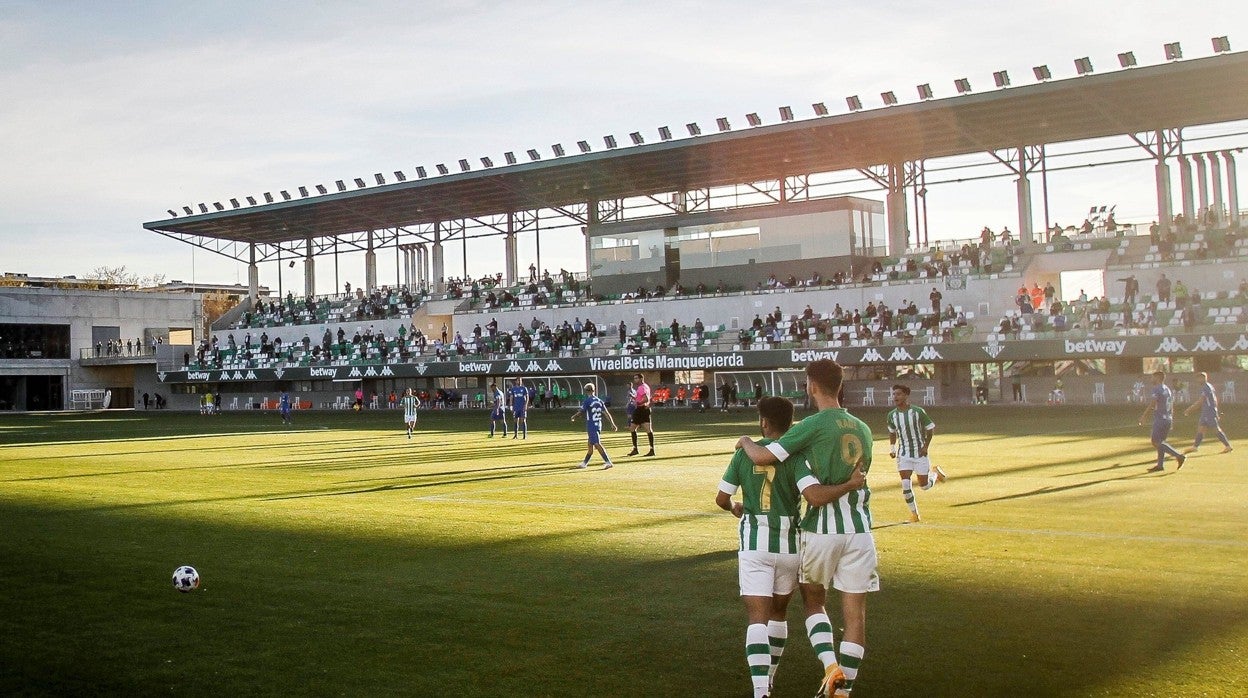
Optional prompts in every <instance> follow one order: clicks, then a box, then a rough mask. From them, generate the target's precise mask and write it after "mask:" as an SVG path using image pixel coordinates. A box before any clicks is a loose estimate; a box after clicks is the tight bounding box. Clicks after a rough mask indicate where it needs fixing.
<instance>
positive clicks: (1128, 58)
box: [1118, 51, 1137, 68]
mask: <svg viewBox="0 0 1248 698" xmlns="http://www.w3.org/2000/svg"><path fill="white" fill-rule="evenodd" d="M1118 65H1120V66H1122V67H1123V68H1134V67H1135V66H1136V65H1137V62H1136V60H1135V52H1134V51H1123V52H1122V53H1120V54H1118Z"/></svg>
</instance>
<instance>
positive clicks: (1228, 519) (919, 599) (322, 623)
mask: <svg viewBox="0 0 1248 698" xmlns="http://www.w3.org/2000/svg"><path fill="white" fill-rule="evenodd" d="M853 411H854V413H855V414H858V415H859V416H861V417H862V418H863V419H865V420H866V421H867V423H868V424H870V425H871V426H872V427H873V428H874V429H875V432H876V439H877V441H876V454H877V459H876V462H875V465H874V467H873V469H872V470H871V472H870V475H869V478H868V479H869V483H870V486H871V488H872V490H873V497H872V500H871V504H872V513H873V517H874V522H875V526H876V539H877V544H878V546H879V550H880V557H881V563H880V574H881V578H882V584H883V589H882V591H881V592H880V593H878V594H873V595H872V596H871V597H870V601H869V606H868V624H867V635H868V637H867V655H866V659H865V661H864V662H863V665H862V673H861V674H860V676H859V680H858V683H857V688H856V690H855V692H854V693H855V695H856V696H902V695H929V696H930V695H950V696H1019V695H1036V696H1052V695H1095V696H1145V695H1153V696H1176V695H1182V696H1188V695H1203V696H1243V695H1245V694H1248V504H1246V502H1248V468H1246V467H1245V466H1246V465H1248V463H1246V460H1245V458H1244V455H1245V454H1248V441H1244V440H1242V439H1243V437H1244V436H1245V433H1244V432H1245V428H1244V425H1245V424H1248V419H1245V417H1248V411H1245V410H1244V409H1243V408H1242V407H1239V408H1234V409H1229V410H1228V411H1227V415H1226V418H1225V421H1224V424H1225V425H1226V426H1227V428H1228V431H1229V435H1230V437H1231V438H1232V440H1233V441H1236V442H1237V443H1238V445H1239V447H1238V449H1237V450H1236V451H1235V452H1234V453H1231V454H1227V455H1218V451H1220V450H1221V445H1220V444H1218V443H1217V441H1216V439H1207V440H1206V442H1205V445H1204V447H1203V448H1202V449H1201V452H1200V453H1199V454H1197V455H1195V456H1193V457H1192V458H1191V459H1190V460H1189V461H1188V464H1187V466H1186V467H1184V469H1183V470H1182V471H1181V472H1177V473H1176V472H1174V469H1173V461H1171V462H1170V463H1169V464H1168V470H1167V472H1166V473H1164V474H1161V475H1155V474H1154V475H1148V474H1145V473H1144V470H1145V469H1146V468H1147V467H1148V465H1150V464H1151V462H1152V461H1153V452H1152V449H1151V448H1150V447H1149V444H1148V429H1147V428H1146V427H1137V426H1136V425H1135V420H1136V418H1137V417H1138V414H1139V409H1138V408H1137V407H1134V406H1131V407H1110V408H1104V407H1102V408H1099V409H1093V408H1058V409H1047V408H1043V407H1033V408H1022V409H1009V408H1006V409H1001V408H996V407H992V408H942V407H936V408H932V409H931V414H932V416H933V418H934V419H935V421H936V422H937V424H938V427H939V431H938V435H937V437H936V441H935V442H934V444H933V446H932V455H933V462H935V463H937V464H939V465H941V466H942V467H943V468H944V469H945V470H946V471H947V472H948V473H949V476H950V478H949V481H948V482H947V483H945V484H944V485H941V486H940V487H938V488H936V489H935V490H933V491H930V492H922V491H917V490H916V492H917V496H918V499H919V506H920V508H921V511H922V514H923V517H924V522H923V523H920V524H901V522H902V521H905V520H906V516H907V513H908V512H907V510H906V507H905V503H904V502H903V500H902V497H901V494H900V488H899V486H898V480H897V475H896V471H895V467H894V466H893V464H892V462H891V461H890V460H889V459H888V457H887V452H888V447H887V436H886V434H885V432H884V430H883V426H882V425H883V415H884V410H883V409H854V410H853ZM615 412H616V414H615V417H616V420H617V422H619V423H621V424H623V422H624V418H623V415H622V414H621V413H620V412H619V410H616V411H615ZM801 414H804V412H802V411H801V410H799V416H801ZM570 415H571V412H570V411H562V412H551V413H544V412H537V413H536V414H535V415H534V416H533V417H532V418H531V419H530V422H531V424H530V427H531V430H532V431H531V433H530V435H529V438H528V440H527V441H515V440H512V439H510V438H508V439H506V440H503V439H501V438H497V437H496V438H494V439H487V438H485V434H486V430H487V429H488V417H487V416H486V414H485V413H483V412H449V413H446V412H444V413H422V415H421V418H420V424H419V430H418V433H417V434H416V437H415V438H414V439H413V440H411V441H409V440H407V439H406V438H404V435H403V425H402V417H401V414H400V413H398V412H392V411H383V412H376V413H363V414H355V413H349V412H329V413H326V412H321V413H317V412H312V413H296V415H295V423H294V425H293V426H291V427H283V426H282V425H281V424H280V420H279V418H278V416H277V415H276V414H273V413H263V414H261V413H227V414H225V415H222V416H216V417H203V416H199V415H177V414H156V413H141V412H140V413H135V412H107V413H100V414H76V415H54V416H37V415H25V414H18V415H4V416H3V417H0V482H2V484H0V522H2V524H3V533H2V535H0V693H4V694H13V693H19V694H60V695H64V694H70V693H77V694H87V693H89V694H99V693H104V694H125V695H140V694H141V695H146V694H156V693H171V692H179V693H185V692H193V693H197V694H200V695H239V694H247V695H255V694H317V695H376V694H381V693H389V694H400V695H452V696H461V695H462V696H476V695H482V696H484V695H517V696H542V695H558V696H586V695H596V696H633V695H664V696H693V695H710V696H741V697H745V696H749V695H750V688H749V678H748V674H747V670H746V665H745V659H744V632H745V612H744V608H743V606H742V604H741V602H740V600H739V598H738V597H737V575H736V555H735V547H734V546H735V519H733V518H732V517H731V516H730V515H728V514H727V513H724V512H722V511H720V510H719V509H717V508H716V507H715V506H714V504H713V499H714V496H715V491H716V485H717V483H718V481H719V479H720V476H721V475H722V473H723V470H724V467H725V466H726V464H727V462H728V459H729V457H730V455H731V448H732V446H733V444H734V441H735V438H736V437H737V436H740V435H741V434H750V435H755V434H756V432H757V421H756V419H755V418H754V414H753V412H752V411H749V410H743V411H741V412H738V413H735V414H724V413H708V414H697V413H692V412H685V411H681V412H671V411H660V412H658V413H657V414H656V416H655V424H656V428H657V429H658V434H657V435H656V436H657V449H658V453H659V456H658V457H656V458H625V457H624V456H623V454H624V453H625V452H626V451H627V450H628V449H629V447H630V445H629V443H628V436H627V433H626V432H621V433H618V434H616V433H608V434H607V436H606V439H605V443H606V446H607V449H608V451H609V452H610V453H611V454H612V456H613V457H614V458H615V459H616V461H617V467H616V468H615V469H613V470H609V471H603V470H601V469H600V468H601V464H600V463H599V462H598V461H597V458H595V461H594V462H593V464H591V467H590V469H589V470H573V469H571V466H573V465H575V464H576V463H577V462H579V460H580V458H581V456H582V455H583V454H584V451H585V442H584V431H583V429H584V427H583V424H582V423H581V422H577V423H576V424H570V423H568V421H567V420H568V417H569V416H570ZM1194 428H1195V421H1194V419H1190V418H1188V419H1185V418H1180V419H1179V420H1178V425H1177V426H1176V429H1175V434H1174V437H1173V439H1172V443H1174V444H1175V445H1176V446H1178V447H1180V448H1182V447H1185V446H1188V445H1190V443H1191V437H1192V435H1193V433H1194ZM1237 439H1238V440H1237ZM642 448H643V450H644V448H645V442H644V437H643V440H642ZM182 564H190V565H194V566H195V567H196V568H198V570H199V572H200V574H201V576H202V580H203V581H202V587H201V588H200V589H199V590H198V591H195V592H193V593H190V594H181V593H178V592H177V591H175V590H174V589H173V588H172V587H171V585H170V574H171V573H172V572H173V570H174V568H175V567H177V566H179V565H182ZM830 610H831V611H832V616H833V619H834V624H835V622H836V617H837V616H838V615H839V613H838V609H836V608H833V609H830ZM789 627H790V639H789V644H788V650H787V651H786V654H785V656H784V659H783V661H782V662H781V665H780V669H779V673H778V675H777V680H776V694H777V695H779V696H809V695H811V694H813V692H814V689H815V688H816V686H817V685H818V682H819V678H820V676H821V670H820V669H819V667H818V662H817V660H816V659H815V657H814V655H813V653H812V652H811V649H810V645H809V643H808V642H807V641H806V639H805V636H804V633H803V625H802V614H801V611H800V603H796V602H795V603H794V604H793V606H792V607H791V608H790V615H789Z"/></svg>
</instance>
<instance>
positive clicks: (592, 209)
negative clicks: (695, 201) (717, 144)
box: [581, 192, 685, 294]
mask: <svg viewBox="0 0 1248 698" xmlns="http://www.w3.org/2000/svg"><path fill="white" fill-rule="evenodd" d="M672 198H673V199H675V198H676V196H675V195H673V197H672ZM679 200H680V205H681V206H682V208H683V206H684V201H685V195H684V192H681V193H680V196H679ZM585 208H586V211H585V225H584V226H582V227H581V234H582V235H584V236H585V280H586V281H587V282H588V281H589V280H590V279H591V278H592V277H593V271H594V265H593V256H594V255H593V246H592V245H591V244H590V242H591V241H592V240H593V236H592V235H590V231H592V230H594V229H595V228H597V227H598V200H597V199H590V200H589V201H588V202H587V204H586V207H585ZM586 289H587V290H586V294H588V293H589V291H588V289H589V285H588V284H586Z"/></svg>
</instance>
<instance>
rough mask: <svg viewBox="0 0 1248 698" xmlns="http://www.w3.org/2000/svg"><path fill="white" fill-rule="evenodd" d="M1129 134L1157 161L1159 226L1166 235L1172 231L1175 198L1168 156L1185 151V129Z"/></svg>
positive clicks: (1166, 129)
mask: <svg viewBox="0 0 1248 698" xmlns="http://www.w3.org/2000/svg"><path fill="white" fill-rule="evenodd" d="M1127 135H1129V136H1130V137H1131V140H1133V141H1135V142H1136V144H1137V145H1139V146H1140V147H1141V148H1143V149H1144V150H1146V151H1148V154H1149V155H1152V156H1153V159H1154V160H1156V161H1157V167H1156V176H1157V227H1158V228H1160V230H1161V233H1162V234H1163V235H1164V234H1165V233H1168V232H1170V226H1171V225H1172V224H1173V222H1174V200H1173V198H1172V197H1171V195H1170V165H1169V164H1167V163H1166V158H1168V157H1170V156H1178V155H1179V154H1180V153H1181V152H1182V151H1183V129H1180V128H1159V129H1157V130H1156V131H1150V132H1149V133H1147V134H1145V136H1144V138H1140V137H1139V136H1137V135H1136V134H1134V133H1129V134H1127Z"/></svg>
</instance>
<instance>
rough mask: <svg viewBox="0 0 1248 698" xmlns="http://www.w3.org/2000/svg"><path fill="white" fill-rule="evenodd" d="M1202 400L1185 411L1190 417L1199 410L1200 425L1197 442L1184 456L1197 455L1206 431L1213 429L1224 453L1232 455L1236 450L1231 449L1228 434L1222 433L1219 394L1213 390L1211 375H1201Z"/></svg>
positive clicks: (1202, 373)
mask: <svg viewBox="0 0 1248 698" xmlns="http://www.w3.org/2000/svg"><path fill="white" fill-rule="evenodd" d="M1199 375H1200V382H1201V386H1200V399H1199V400H1197V401H1196V402H1193V403H1192V405H1191V407H1188V408H1187V409H1186V410H1184V411H1183V414H1185V415H1190V414H1191V413H1192V412H1195V411H1196V410H1197V409H1199V410H1200V423H1199V426H1197V427H1196V442H1195V443H1193V444H1192V447H1191V448H1189V449H1186V450H1184V451H1183V454H1184V455H1187V454H1188V453H1195V452H1196V450H1197V449H1198V448H1200V442H1201V441H1204V440H1205V429H1212V430H1213V433H1214V434H1216V435H1217V437H1218V441H1221V442H1222V446H1224V448H1223V449H1222V452H1223V453H1230V452H1231V451H1234V450H1235V449H1233V448H1231V441H1230V439H1228V438H1226V433H1225V432H1223V431H1222V425H1221V424H1220V423H1219V421H1218V417H1219V415H1218V394H1217V392H1215V391H1214V389H1213V384H1212V383H1210V382H1209V374H1208V373H1205V372H1203V371H1202V372H1201V373H1200V374H1199Z"/></svg>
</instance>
